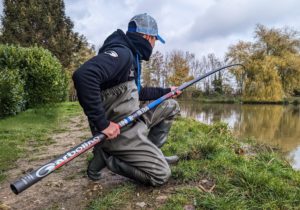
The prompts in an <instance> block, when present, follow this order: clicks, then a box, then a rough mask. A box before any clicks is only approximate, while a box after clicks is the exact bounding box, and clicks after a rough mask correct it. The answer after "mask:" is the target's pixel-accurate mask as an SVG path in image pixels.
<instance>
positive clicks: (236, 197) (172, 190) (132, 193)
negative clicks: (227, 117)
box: [89, 118, 300, 209]
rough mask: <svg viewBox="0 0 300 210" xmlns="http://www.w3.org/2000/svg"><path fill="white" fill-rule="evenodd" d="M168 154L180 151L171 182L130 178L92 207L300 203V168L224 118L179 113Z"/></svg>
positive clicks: (289, 205)
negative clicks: (146, 183)
mask: <svg viewBox="0 0 300 210" xmlns="http://www.w3.org/2000/svg"><path fill="white" fill-rule="evenodd" d="M163 152H164V154H165V155H174V154H177V155H179V157H180V161H179V162H178V164H177V165H174V166H172V167H171V170H172V177H171V179H170V181H169V183H168V184H167V185H165V186H162V187H159V188H153V187H147V188H145V187H142V186H140V185H134V184H131V183H125V184H124V185H121V186H117V187H115V188H113V189H109V190H108V191H106V192H104V193H102V194H101V197H100V196H99V197H97V196H96V197H94V199H93V200H92V201H91V203H90V205H89V209H108V208H116V209H118V208H122V209H134V208H139V206H140V205H143V206H144V207H145V208H150V209H186V208H188V207H189V208H191V209H195V208H200V209H232V208H235V209H293V208H297V207H299V206H300V189H299V184H300V172H297V171H294V170H293V169H292V167H291V166H290V165H289V163H288V162H287V161H286V160H285V159H284V158H283V156H282V154H281V153H280V151H279V150H277V149H276V148H272V147H270V146H267V145H261V144H258V143H255V142H254V141H251V140H249V139H243V140H240V139H239V140H238V139H235V137H234V136H233V135H232V133H231V132H230V130H229V129H228V126H227V125H226V124H224V123H217V124H214V125H205V124H202V123H200V122H197V121H195V120H193V119H184V118H179V119H178V120H176V122H175V123H174V125H173V127H172V129H171V132H170V135H169V139H168V142H167V143H166V145H164V147H163Z"/></svg>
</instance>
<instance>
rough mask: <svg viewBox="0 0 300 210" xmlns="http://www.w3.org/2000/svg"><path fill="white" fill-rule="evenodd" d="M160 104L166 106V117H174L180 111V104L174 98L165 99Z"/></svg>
mask: <svg viewBox="0 0 300 210" xmlns="http://www.w3.org/2000/svg"><path fill="white" fill-rule="evenodd" d="M162 105H163V106H165V107H167V113H168V116H167V117H174V116H175V115H177V114H178V113H179V112H180V106H179V104H178V102H177V101H176V100H174V99H168V100H165V101H164V102H163V103H162Z"/></svg>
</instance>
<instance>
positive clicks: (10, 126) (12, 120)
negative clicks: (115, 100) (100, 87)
mask: <svg viewBox="0 0 300 210" xmlns="http://www.w3.org/2000/svg"><path fill="white" fill-rule="evenodd" d="M80 112H81V109H80V107H79V105H78V104H77V103H62V104H59V105H55V106H54V105H52V106H48V107H44V108H37V109H29V110H26V111H25V112H22V113H20V114H18V115H16V116H12V117H7V118H5V119H1V120H0V139H1V141H0V182H1V181H3V180H4V178H5V171H6V170H8V169H9V168H12V167H14V162H15V161H16V160H17V159H18V158H22V157H25V156H26V155H28V152H26V149H25V148H27V147H30V148H34V147H38V146H40V145H47V144H51V143H52V142H53V140H52V139H51V138H50V134H51V133H53V132H59V131H61V130H62V125H63V123H64V122H65V121H66V120H67V119H68V118H69V117H71V116H75V115H77V114H79V113H80Z"/></svg>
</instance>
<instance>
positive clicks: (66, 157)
mask: <svg viewBox="0 0 300 210" xmlns="http://www.w3.org/2000/svg"><path fill="white" fill-rule="evenodd" d="M238 65H239V66H242V67H244V66H243V65H242V64H232V65H228V66H224V67H221V68H219V69H216V70H213V71H211V72H208V73H207V74H205V75H203V76H200V77H197V78H195V79H193V80H191V81H189V82H186V83H184V84H182V85H181V86H179V87H178V88H177V89H176V90H180V91H182V90H184V89H185V88H187V87H189V86H191V85H193V84H195V83H196V82H198V81H200V80H202V79H204V78H206V77H208V76H209V75H211V74H214V73H216V72H218V71H221V70H222V69H226V68H230V67H233V66H238ZM244 68H245V67H244ZM176 90H174V91H171V92H170V93H167V94H166V95H164V96H162V97H160V98H158V99H157V100H155V101H153V102H151V103H150V104H148V105H147V106H145V107H143V108H141V109H139V110H137V111H135V112H134V113H132V114H131V115H129V116H128V117H126V118H125V119H123V120H121V121H120V122H118V125H119V127H120V128H122V127H124V126H126V125H128V124H130V123H132V122H133V121H134V120H136V119H137V118H139V117H140V116H141V115H143V114H144V113H146V112H147V111H149V110H150V109H153V108H154V107H156V106H158V105H159V104H161V103H162V102H163V101H165V100H167V99H169V98H171V97H173V96H175V95H176ZM105 139H106V136H105V135H104V134H102V133H100V134H99V135H96V136H94V137H92V138H89V139H87V140H85V141H84V142H82V143H81V144H79V145H77V146H75V147H74V148H72V149H70V150H68V151H67V152H65V153H64V154H62V155H60V156H59V157H57V158H56V159H54V160H52V161H50V162H48V163H46V164H44V165H43V166H41V167H39V168H38V169H36V170H33V171H31V172H29V173H28V174H26V175H25V176H23V177H21V178H19V179H18V180H16V181H15V182H13V183H12V184H11V185H10V188H11V190H12V191H13V192H14V193H15V194H19V193H21V192H22V191H24V190H26V189H27V188H29V187H30V186H32V185H33V184H35V183H37V182H38V181H40V180H41V179H43V178H45V177H46V176H48V175H49V174H51V173H52V172H53V171H55V170H56V169H58V168H60V167H61V166H63V165H65V164H66V163H68V162H70V161H71V160H73V159H74V158H76V157H77V156H79V155H81V154H83V153H84V152H86V151H87V150H89V149H90V148H92V147H94V146H95V145H96V144H99V143H101V142H103V141H104V140H105Z"/></svg>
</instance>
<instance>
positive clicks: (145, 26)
mask: <svg viewBox="0 0 300 210" xmlns="http://www.w3.org/2000/svg"><path fill="white" fill-rule="evenodd" d="M132 22H134V23H135V27H133V26H132V24H130V23H132ZM128 31H129V32H138V33H141V34H146V35H151V36H154V37H155V38H156V39H157V40H159V41H161V42H162V43H165V40H163V38H161V36H159V35H158V28H157V23H156V21H155V19H154V18H153V17H151V16H150V15H148V14H147V13H144V14H139V15H136V16H134V17H133V18H131V20H130V21H129V24H128Z"/></svg>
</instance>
